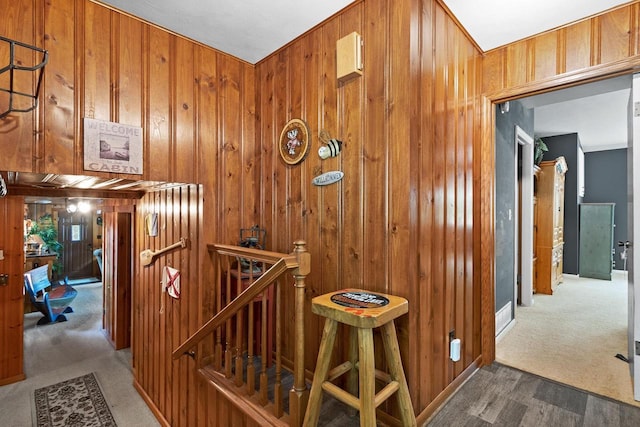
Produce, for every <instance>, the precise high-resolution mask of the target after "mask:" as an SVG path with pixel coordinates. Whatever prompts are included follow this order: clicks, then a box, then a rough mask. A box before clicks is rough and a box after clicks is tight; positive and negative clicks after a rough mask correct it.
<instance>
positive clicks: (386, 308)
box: [303, 289, 416, 427]
mask: <svg viewBox="0 0 640 427" xmlns="http://www.w3.org/2000/svg"><path fill="white" fill-rule="evenodd" d="M311 304H312V305H311V311H313V312H314V313H316V314H318V315H320V316H324V317H326V318H327V320H326V321H325V325H324V331H323V333H322V341H321V343H320V351H319V353H318V361H317V363H316V372H315V374H314V376H313V384H312V386H311V393H310V395H309V404H308V406H307V412H306V414H305V417H304V424H303V425H304V426H307V427H312V426H316V425H317V424H318V417H319V416H320V406H321V403H322V391H323V390H324V391H326V392H327V393H329V394H330V395H332V396H333V397H335V398H336V399H338V400H340V401H342V402H344V403H346V404H347V405H349V406H351V407H353V408H355V409H357V410H359V411H360V426H361V427H374V426H375V425H376V408H377V407H378V406H380V404H381V403H382V402H384V401H385V400H387V399H388V398H389V397H390V396H391V395H392V394H393V393H395V392H397V393H398V394H397V398H398V406H399V408H400V418H401V420H402V425H403V426H415V425H416V417H415V414H414V412H413V406H412V405H411V398H410V396H409V388H408V387H407V380H406V378H405V376H404V371H403V369H402V360H401V359H400V349H399V348H398V339H397V337H396V328H395V325H394V323H393V319H395V318H396V317H399V316H401V315H403V314H405V313H406V312H407V311H409V308H408V304H407V300H406V299H404V298H400V297H396V296H393V295H386V294H379V293H371V292H366V291H363V290H360V289H345V290H341V291H337V292H332V293H329V294H325V295H321V296H318V297H316V298H314V299H313V300H312V301H311ZM338 323H344V324H347V325H350V326H352V331H357V334H358V340H357V342H356V341H355V339H353V338H352V339H351V342H350V356H349V357H350V360H349V361H347V362H344V363H342V364H340V365H338V366H337V367H335V368H333V369H332V370H331V371H329V363H330V362H331V353H332V350H333V344H334V342H335V338H336V330H337V329H338ZM377 327H381V328H382V342H383V344H384V350H385V355H386V358H387V364H388V365H389V371H390V372H389V373H386V372H381V371H376V369H375V355H374V351H373V328H377ZM356 346H357V349H356V348H355V347H356ZM356 353H357V354H356ZM354 368H355V369H357V370H358V375H357V377H356V376H355V372H354V371H352V370H353V369H354ZM350 371H351V373H352V376H351V377H350V379H349V381H348V388H349V389H350V391H351V392H347V391H345V390H342V389H341V388H339V387H337V386H336V385H334V384H333V383H332V382H331V381H333V380H334V379H336V378H338V377H339V376H341V375H343V374H345V373H347V372H350ZM376 377H377V378H379V379H384V380H386V381H387V383H388V384H387V385H386V386H385V387H384V388H383V389H382V390H380V392H379V393H378V394H376V390H375V380H376ZM356 381H358V388H359V396H360V397H359V398H358V397H356V396H354V393H355V389H356V384H355V382H356Z"/></svg>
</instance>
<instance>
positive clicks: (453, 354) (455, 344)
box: [449, 338, 460, 362]
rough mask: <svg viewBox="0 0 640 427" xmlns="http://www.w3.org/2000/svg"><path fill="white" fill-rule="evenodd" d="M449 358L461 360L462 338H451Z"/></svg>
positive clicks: (455, 360)
mask: <svg viewBox="0 0 640 427" xmlns="http://www.w3.org/2000/svg"><path fill="white" fill-rule="evenodd" d="M449 358H451V360H453V361H454V362H457V361H458V360H460V338H456V339H455V340H451V344H450V345H449Z"/></svg>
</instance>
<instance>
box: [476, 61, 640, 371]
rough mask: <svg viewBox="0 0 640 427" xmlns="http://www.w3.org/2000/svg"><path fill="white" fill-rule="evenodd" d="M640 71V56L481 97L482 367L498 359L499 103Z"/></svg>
mask: <svg viewBox="0 0 640 427" xmlns="http://www.w3.org/2000/svg"><path fill="white" fill-rule="evenodd" d="M639 68H640V56H635V57H631V58H627V59H625V60H621V61H616V62H615V63H611V64H608V65H599V66H597V67H591V68H589V69H587V70H581V71H579V72H571V73H565V74H562V75H556V76H553V77H550V78H547V79H545V80H543V81H539V82H532V83H526V84H523V85H519V86H517V87H516V86H512V87H505V88H503V89H501V90H499V91H497V92H489V93H485V94H482V95H481V96H480V98H481V99H480V102H481V106H480V109H481V117H482V125H481V134H480V141H479V143H478V145H477V148H478V150H477V151H476V152H477V153H478V155H477V156H476V159H475V162H476V163H475V166H476V176H477V179H476V180H475V181H476V182H478V183H479V188H478V189H477V193H476V194H477V195H478V196H477V197H476V200H477V201H478V203H477V204H476V205H475V208H474V211H475V214H474V216H475V217H476V218H477V221H478V225H479V226H478V230H477V236H476V237H477V238H476V242H477V243H476V249H475V251H476V253H477V254H478V256H477V260H478V263H477V264H476V266H477V269H476V276H475V280H477V281H478V282H479V284H480V293H481V300H482V302H483V303H482V304H481V313H480V316H481V321H480V323H481V365H489V364H491V363H493V361H494V360H495V358H496V336H495V329H496V325H495V269H496V265H495V182H496V174H495V172H496V165H495V156H494V155H493V153H495V126H496V116H495V107H496V104H500V103H503V102H506V101H510V100H515V99H518V98H524V97H527V96H533V95H537V94H540V93H544V92H551V91H554V90H558V89H564V88H567V87H571V86H576V85H579V84H583V83H590V82H594V81H597V80H604V79H608V78H612V77H618V76H621V75H625V74H633V73H634V72H637V69H639ZM639 167H640V165H639Z"/></svg>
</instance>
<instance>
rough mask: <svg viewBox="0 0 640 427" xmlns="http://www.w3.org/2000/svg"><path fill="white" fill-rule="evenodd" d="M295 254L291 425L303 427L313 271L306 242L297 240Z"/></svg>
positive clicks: (306, 392)
mask: <svg viewBox="0 0 640 427" xmlns="http://www.w3.org/2000/svg"><path fill="white" fill-rule="evenodd" d="M294 245H295V248H294V250H293V253H294V254H295V255H296V258H297V260H298V268H297V269H295V270H294V271H293V277H294V278H295V284H294V287H295V343H296V344H295V355H294V361H293V388H291V390H290V391H289V416H290V418H289V419H290V425H291V426H295V427H300V426H302V422H303V421H304V413H305V411H306V409H307V402H308V400H309V390H307V386H306V383H305V380H304V345H305V338H304V306H305V304H304V300H305V297H304V294H305V282H304V279H305V277H306V276H307V275H308V274H309V272H310V271H311V254H309V252H308V251H307V243H306V242H305V241H304V240H296V241H295V242H294Z"/></svg>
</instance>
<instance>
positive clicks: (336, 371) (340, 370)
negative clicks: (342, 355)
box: [327, 360, 353, 381]
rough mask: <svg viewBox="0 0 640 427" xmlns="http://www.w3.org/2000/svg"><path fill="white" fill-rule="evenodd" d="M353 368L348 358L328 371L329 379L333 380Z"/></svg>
mask: <svg viewBox="0 0 640 427" xmlns="http://www.w3.org/2000/svg"><path fill="white" fill-rule="evenodd" d="M352 368H353V364H352V363H351V362H349V361H348V360H347V361H346V362H344V363H341V364H340V365H338V366H336V367H335V368H333V369H332V370H330V371H329V372H328V373H327V381H333V380H335V379H336V378H338V377H339V376H341V375H344V374H346V373H347V372H349V371H350V370H351V369H352Z"/></svg>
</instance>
